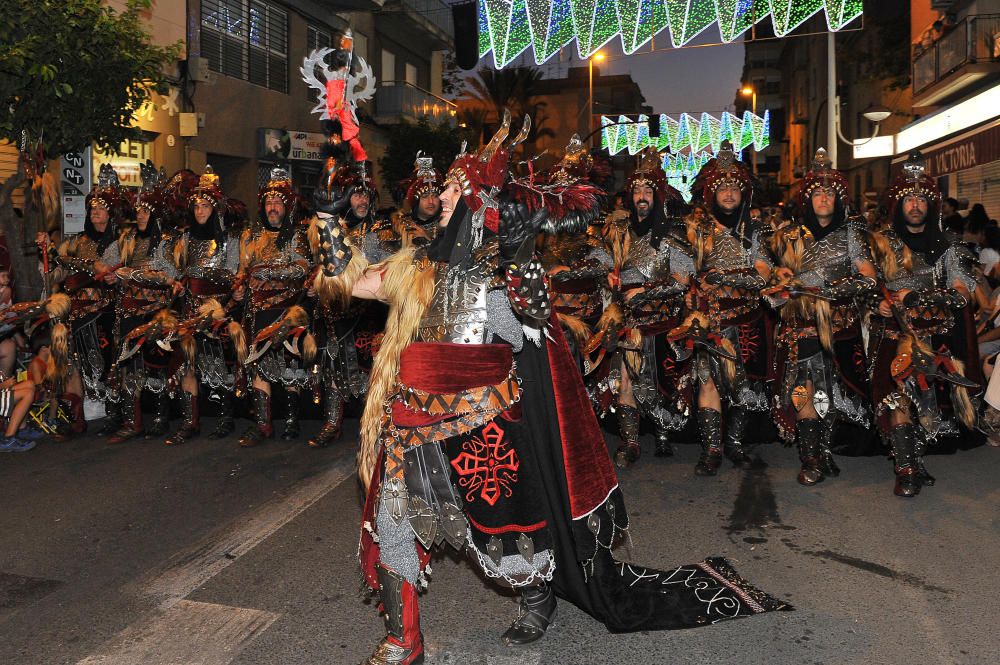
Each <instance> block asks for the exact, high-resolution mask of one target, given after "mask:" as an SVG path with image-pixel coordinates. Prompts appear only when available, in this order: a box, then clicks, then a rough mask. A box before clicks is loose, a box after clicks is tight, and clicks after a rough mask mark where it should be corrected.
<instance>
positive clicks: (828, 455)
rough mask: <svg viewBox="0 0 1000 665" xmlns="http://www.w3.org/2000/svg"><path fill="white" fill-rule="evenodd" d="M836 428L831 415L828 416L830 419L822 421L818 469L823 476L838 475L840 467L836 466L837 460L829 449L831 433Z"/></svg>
mask: <svg viewBox="0 0 1000 665" xmlns="http://www.w3.org/2000/svg"><path fill="white" fill-rule="evenodd" d="M836 429H837V421H836V420H834V418H833V416H830V420H829V421H826V422H824V423H823V431H822V437H821V439H820V444H819V470H820V471H821V472H822V473H823V475H824V476H833V477H834V478H836V477H837V476H839V475H840V467H839V466H837V462H836V460H834V458H833V451H832V450H831V449H830V448H831V447H832V446H833V434H834V432H835V431H836Z"/></svg>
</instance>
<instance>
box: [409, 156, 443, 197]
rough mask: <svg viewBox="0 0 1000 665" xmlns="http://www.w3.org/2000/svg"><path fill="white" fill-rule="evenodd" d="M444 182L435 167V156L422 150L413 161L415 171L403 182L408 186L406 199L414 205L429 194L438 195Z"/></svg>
mask: <svg viewBox="0 0 1000 665" xmlns="http://www.w3.org/2000/svg"><path fill="white" fill-rule="evenodd" d="M443 182H444V180H443V179H442V178H441V174H440V173H438V172H437V169H435V168H434V158H433V157H430V156H429V155H425V154H424V153H423V151H420V152H418V153H417V159H416V161H415V162H414V163H413V173H412V174H411V175H410V177H409V178H407V179H406V180H405V181H404V183H403V184H404V185H405V186H406V196H405V197H404V201H405V202H406V203H407V205H409V206H411V207H412V206H415V205H416V203H417V200H418V199H421V198H423V197H424V196H427V195H428V194H433V195H435V196H437V195H438V194H440V193H441V189H442V184H443Z"/></svg>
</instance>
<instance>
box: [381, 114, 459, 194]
mask: <svg viewBox="0 0 1000 665" xmlns="http://www.w3.org/2000/svg"><path fill="white" fill-rule="evenodd" d="M388 134H389V147H388V149H387V150H386V152H385V155H384V156H382V158H381V159H379V162H378V165H379V168H380V170H381V172H382V178H383V180H384V181H385V182H386V183H387V184H388V186H389V189H390V190H392V192H393V198H395V199H396V201H397V203H398V202H399V201H400V200H401V199H402V195H403V193H405V192H401V191H399V183H400V182H401V181H402V180H404V179H406V178H409V177H410V174H411V173H412V172H413V162H414V160H415V159H416V157H417V151H420V150H422V151H423V152H424V153H425V154H427V155H430V156H431V157H433V158H434V168H436V169H437V170H438V171H439V172H440V173H441V174H442V175H443V174H444V172H445V171H446V170H447V169H448V167H449V166H450V165H451V163H452V161H454V159H455V155H457V154H458V153H459V152H460V151H461V149H462V141H463V140H464V139H465V137H464V136H463V133H462V132H461V131H458V130H456V129H455V128H454V127H450V126H449V125H448V124H447V123H441V124H440V125H437V126H435V125H432V124H431V123H430V122H429V121H428V120H427V118H421V119H420V120H419V121H418V122H417V123H416V124H411V123H408V122H401V123H400V124H398V125H395V126H393V127H389V128H388Z"/></svg>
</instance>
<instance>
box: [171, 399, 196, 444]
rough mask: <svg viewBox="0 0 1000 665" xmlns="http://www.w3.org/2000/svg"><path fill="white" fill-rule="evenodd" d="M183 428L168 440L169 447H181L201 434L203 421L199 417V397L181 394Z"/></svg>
mask: <svg viewBox="0 0 1000 665" xmlns="http://www.w3.org/2000/svg"><path fill="white" fill-rule="evenodd" d="M181 414H183V415H182V417H183V421H182V422H181V428H180V429H179V430H177V431H176V432H174V434H173V436H170V437H168V438H167V440H166V441H165V443H166V444H167V445H168V446H179V445H180V444H182V443H186V442H187V441H188V440H189V439H193V438H194V437H196V436H198V435H199V434H200V433H201V419H200V418H199V417H198V396H197V395H193V394H191V393H189V392H186V391H185V392H182V393H181Z"/></svg>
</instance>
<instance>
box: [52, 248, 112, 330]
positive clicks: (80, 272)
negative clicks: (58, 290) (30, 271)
mask: <svg viewBox="0 0 1000 665" xmlns="http://www.w3.org/2000/svg"><path fill="white" fill-rule="evenodd" d="M56 261H57V263H58V264H59V267H61V268H62V269H63V270H64V271H65V273H66V277H65V281H64V282H63V288H64V289H65V290H66V293H67V294H68V295H69V296H70V298H72V299H73V311H72V314H71V315H70V318H71V319H79V318H82V317H85V316H88V315H90V314H94V313H96V312H99V311H101V310H104V309H107V308H108V307H110V306H111V303H112V300H113V298H114V291H112V289H111V288H110V287H109V286H108V285H107V284H105V283H103V282H96V281H95V280H94V277H95V274H94V273H95V270H96V268H95V265H96V263H97V262H98V261H100V262H101V263H103V264H105V265H106V266H108V268H110V269H112V270H113V269H115V268H117V267H118V245H117V244H116V243H114V242H112V243H110V244H109V245H108V247H107V248H106V249H105V250H104V251H103V252H102V251H100V249H99V247H98V244H97V241H95V240H94V239H93V238H91V237H90V236H88V235H87V234H85V233H81V234H80V235H78V236H76V237H74V238H72V239H70V240H67V241H65V242H64V243H62V245H60V247H59V253H58V256H57V257H56Z"/></svg>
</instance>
